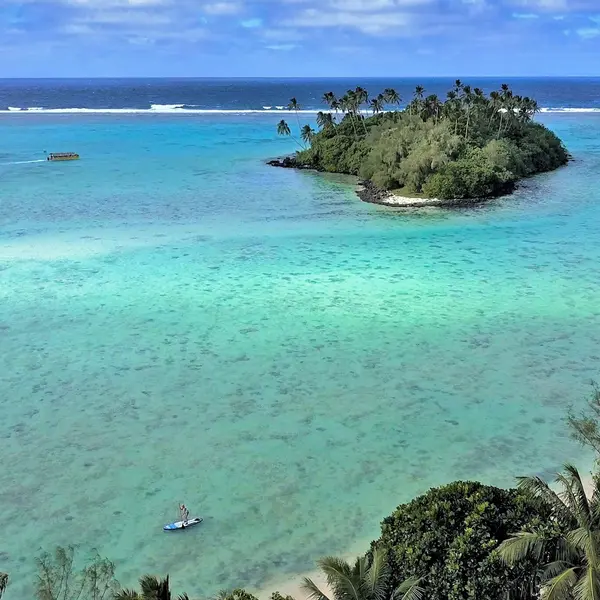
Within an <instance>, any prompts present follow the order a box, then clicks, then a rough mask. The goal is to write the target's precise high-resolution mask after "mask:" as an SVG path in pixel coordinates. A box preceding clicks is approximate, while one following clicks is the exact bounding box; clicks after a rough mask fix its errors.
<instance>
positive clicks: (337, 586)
mask: <svg viewBox="0 0 600 600" xmlns="http://www.w3.org/2000/svg"><path fill="white" fill-rule="evenodd" d="M317 564H318V566H319V568H320V570H321V571H323V573H324V574H325V576H326V578H327V585H328V587H329V588H330V589H331V591H332V592H333V599H330V598H329V597H328V596H327V594H326V593H325V592H323V591H322V590H321V589H320V588H319V587H318V586H317V585H316V584H315V583H314V581H312V579H309V578H308V577H305V578H304V579H303V581H302V584H301V586H300V587H301V589H302V590H303V591H304V592H306V594H307V595H308V599H309V600H385V599H386V598H391V599H397V600H420V599H421V598H422V597H423V596H422V590H421V588H420V587H419V580H418V579H416V578H413V579H410V580H409V581H406V582H404V583H403V584H402V585H400V586H399V587H398V588H396V589H395V590H394V591H393V592H392V593H391V594H389V587H388V586H389V568H388V565H387V556H386V553H385V552H384V551H382V550H377V549H375V550H374V551H373V552H372V556H371V560H370V562H369V559H368V557H367V556H361V557H359V558H357V559H356V561H355V562H354V565H353V566H351V565H350V564H349V563H348V562H346V561H345V560H344V559H343V558H337V557H335V556H326V557H325V558H322V559H320V560H319V561H318V562H317Z"/></svg>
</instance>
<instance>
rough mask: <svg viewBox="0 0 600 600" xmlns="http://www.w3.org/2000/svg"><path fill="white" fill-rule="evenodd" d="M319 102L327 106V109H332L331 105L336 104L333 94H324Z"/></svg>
mask: <svg viewBox="0 0 600 600" xmlns="http://www.w3.org/2000/svg"><path fill="white" fill-rule="evenodd" d="M321 100H323V102H324V103H325V104H327V106H329V108H333V105H334V104H335V103H336V101H337V98H336V97H335V94H334V93H333V92H326V93H325V94H323V96H322V98H321Z"/></svg>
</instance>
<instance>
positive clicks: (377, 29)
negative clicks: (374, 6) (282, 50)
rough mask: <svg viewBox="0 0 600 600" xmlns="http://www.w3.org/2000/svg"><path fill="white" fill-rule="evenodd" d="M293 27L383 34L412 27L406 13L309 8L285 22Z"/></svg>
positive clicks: (398, 31)
mask: <svg viewBox="0 0 600 600" xmlns="http://www.w3.org/2000/svg"><path fill="white" fill-rule="evenodd" d="M284 25H288V26H291V27H348V28H352V29H358V30H359V31H362V32H363V33H369V34H382V33H385V32H388V31H390V30H392V32H394V33H401V32H402V30H407V28H408V27H409V25H410V18H409V15H407V14H404V13H398V12H393V13H371V14H368V13H367V14H361V13H353V12H333V11H319V10H317V9H315V8H309V9H306V10H304V11H302V12H300V13H299V14H298V15H296V16H295V17H293V18H291V19H287V20H286V21H284Z"/></svg>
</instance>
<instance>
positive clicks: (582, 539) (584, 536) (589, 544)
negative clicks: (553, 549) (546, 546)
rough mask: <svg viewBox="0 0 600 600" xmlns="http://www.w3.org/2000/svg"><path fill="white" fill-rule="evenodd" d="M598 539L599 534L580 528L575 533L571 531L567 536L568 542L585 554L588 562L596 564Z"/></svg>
mask: <svg viewBox="0 0 600 600" xmlns="http://www.w3.org/2000/svg"><path fill="white" fill-rule="evenodd" d="M597 537H598V533H597V532H593V531H590V530H589V529H587V528H586V527H578V528H577V529H574V530H573V531H569V533H568V534H567V535H566V539H567V541H568V542H569V543H570V544H572V545H573V546H574V547H575V548H577V549H578V550H579V551H580V552H582V553H583V554H585V556H586V557H587V559H588V562H590V558H591V563H592V564H595V563H596V562H597V558H600V557H597V556H595V555H596V554H597V547H598V546H597V540H596V539H595V538H597Z"/></svg>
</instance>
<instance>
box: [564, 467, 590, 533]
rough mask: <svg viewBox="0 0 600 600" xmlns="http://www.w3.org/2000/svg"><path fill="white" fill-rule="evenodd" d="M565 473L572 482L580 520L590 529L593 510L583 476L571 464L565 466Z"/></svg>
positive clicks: (572, 490)
mask: <svg viewBox="0 0 600 600" xmlns="http://www.w3.org/2000/svg"><path fill="white" fill-rule="evenodd" d="M564 471H565V472H566V473H567V475H568V477H569V479H570V480H571V492H572V494H573V496H574V498H575V504H576V506H577V515H578V516H579V518H580V519H582V522H581V524H582V525H584V524H585V526H586V527H590V525H591V521H592V519H593V515H592V508H591V506H590V502H589V500H588V497H587V494H586V493H585V487H584V485H583V482H582V481H581V475H580V474H579V471H578V470H577V468H576V467H574V466H573V465H571V464H569V463H567V464H566V465H565V466H564Z"/></svg>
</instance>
